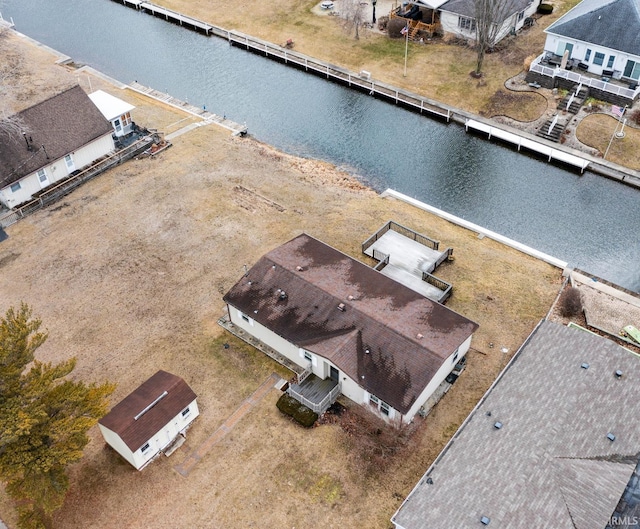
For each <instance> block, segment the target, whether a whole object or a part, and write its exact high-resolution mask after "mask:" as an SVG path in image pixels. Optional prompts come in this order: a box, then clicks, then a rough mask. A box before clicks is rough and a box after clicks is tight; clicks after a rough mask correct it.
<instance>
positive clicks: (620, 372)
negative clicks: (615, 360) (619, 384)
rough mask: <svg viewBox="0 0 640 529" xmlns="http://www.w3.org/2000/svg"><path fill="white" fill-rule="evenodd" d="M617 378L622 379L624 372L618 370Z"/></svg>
mask: <svg viewBox="0 0 640 529" xmlns="http://www.w3.org/2000/svg"><path fill="white" fill-rule="evenodd" d="M616 378H622V371H620V370H619V369H617V370H616Z"/></svg>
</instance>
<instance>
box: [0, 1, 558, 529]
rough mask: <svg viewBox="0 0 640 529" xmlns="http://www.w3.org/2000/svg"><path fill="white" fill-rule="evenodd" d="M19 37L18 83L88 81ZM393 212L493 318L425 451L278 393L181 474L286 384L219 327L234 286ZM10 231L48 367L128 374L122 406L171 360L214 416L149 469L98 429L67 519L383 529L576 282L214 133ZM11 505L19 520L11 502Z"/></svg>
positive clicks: (8, 254)
mask: <svg viewBox="0 0 640 529" xmlns="http://www.w3.org/2000/svg"><path fill="white" fill-rule="evenodd" d="M205 4H207V5H208V3H204V4H203V5H205ZM190 5H191V4H190ZM198 5H200V4H198ZM174 7H182V6H174ZM208 7H209V8H211V5H208ZM293 7H296V9H302V7H301V6H293ZM273 9H274V8H273V7H272V8H271V10H272V11H271V12H273V13H274V16H275V13H277V10H275V11H274V10H273ZM206 18H209V17H206ZM230 22H231V21H230ZM326 23H327V22H324V21H322V22H314V24H326ZM267 27H271V26H267ZM249 29H251V28H249ZM336 31H337V30H336ZM373 38H374V37H372V39H373ZM375 38H377V37H375ZM11 46H12V49H13V50H14V51H15V52H16V53H18V52H19V53H20V54H22V55H23V56H24V57H25V58H28V64H30V65H31V68H30V69H27V68H25V70H24V72H23V75H24V77H22V78H21V81H20V82H21V83H23V82H26V81H27V80H30V81H34V80H36V79H37V82H38V83H41V84H40V85H39V90H38V94H36V95H40V94H42V93H45V92H48V91H51V90H52V88H51V86H52V83H56V86H59V83H60V82H62V83H63V84H64V83H72V82H75V80H76V76H75V74H74V73H68V72H66V71H65V70H64V69H63V68H61V67H53V68H52V67H51V66H50V62H51V58H50V57H48V56H46V55H43V54H42V53H41V52H40V51H39V50H36V49H35V48H33V47H31V46H30V45H23V44H20V43H18V42H17V41H12V43H11ZM427 49H429V48H428V47H427ZM36 65H39V66H36ZM40 66H41V67H40ZM65 76H66V79H65ZM80 82H81V83H83V84H84V83H85V82H86V76H84V75H83V76H81V77H80ZM92 86H93V88H94V89H95V88H98V87H100V88H103V89H106V90H108V91H110V92H111V93H113V94H115V95H117V96H118V97H121V98H123V99H126V100H128V101H131V102H133V103H134V104H135V105H137V107H138V108H137V109H136V110H135V111H134V119H136V121H138V122H140V123H142V124H146V125H149V126H153V127H158V128H163V129H165V130H175V129H177V128H179V127H180V126H182V125H181V124H186V123H187V122H188V121H182V120H183V119H184V118H185V116H184V115H183V114H181V113H179V112H177V111H175V110H173V109H170V108H168V107H165V106H163V105H159V104H154V103H151V102H150V101H147V100H146V99H145V98H142V97H139V96H137V95H135V94H132V93H131V92H129V91H120V90H118V89H114V88H110V87H108V86H107V85H106V84H105V83H104V82H102V81H100V80H99V79H92ZM178 122H180V124H179V123H178ZM246 190H249V191H246ZM260 196H262V197H266V198H268V199H270V200H271V201H273V202H274V203H276V204H277V206H278V207H274V206H273V205H270V204H269V202H266V201H264V200H261V199H260ZM389 219H394V220H396V221H397V222H400V223H402V224H405V225H407V226H409V227H412V228H414V229H415V230H417V231H419V232H422V233H425V234H426V235H429V236H431V237H434V238H437V239H440V240H441V241H442V244H444V245H446V246H452V247H454V249H455V256H456V260H455V262H453V263H448V264H446V265H445V266H444V267H442V268H441V269H439V270H438V275H441V276H442V277H443V278H444V279H446V280H448V281H451V282H452V283H453V284H454V289H455V290H454V295H453V297H452V299H451V300H450V302H449V306H450V307H451V308H453V309H455V310H457V311H459V312H461V313H462V314H464V315H466V316H468V317H470V318H472V319H474V320H475V321H477V322H478V323H479V324H480V329H479V330H478V332H477V334H476V336H475V338H474V342H473V344H472V347H473V350H472V351H471V352H470V354H469V366H468V368H467V370H466V371H465V372H464V373H463V375H462V377H461V378H460V379H459V381H458V382H457V383H456V385H455V386H454V387H453V389H452V390H451V391H450V392H449V393H448V394H447V395H446V397H445V398H444V399H443V400H442V401H441V402H440V404H439V405H438V406H437V407H436V409H435V410H434V411H433V412H432V414H431V415H430V416H429V417H428V418H427V419H426V420H422V419H420V420H418V421H417V422H416V424H415V431H414V433H413V436H412V438H411V441H410V443H409V444H408V445H407V446H406V447H405V448H404V449H401V450H400V451H399V452H398V453H397V454H396V455H395V456H394V457H386V458H383V460H384V464H383V465H380V466H378V467H373V468H372V467H371V465H367V464H366V461H363V460H362V459H361V458H356V457H354V449H355V448H354V447H358V446H359V439H358V438H357V436H356V438H354V435H355V434H354V433H353V432H351V433H349V432H345V430H343V429H342V428H341V427H340V425H339V423H329V424H324V425H321V426H319V427H317V428H314V429H312V430H303V429H301V428H299V427H297V426H296V425H294V424H292V423H291V422H290V421H289V420H287V419H285V418H284V417H283V416H282V415H281V414H280V413H279V412H278V410H277V409H276V407H275V401H276V400H277V398H278V392H277V391H276V390H273V391H272V392H270V393H269V394H268V395H267V397H266V398H265V399H264V400H263V401H261V403H260V404H259V405H258V406H257V407H256V408H255V409H254V410H252V411H251V412H250V413H249V414H248V415H247V416H246V417H245V418H244V419H243V420H242V421H240V422H239V423H238V424H237V425H236V426H235V428H234V429H233V430H232V431H231V433H230V434H228V435H227V436H226V437H225V438H224V439H223V440H222V441H221V442H220V443H219V444H217V445H216V446H215V447H214V448H213V449H212V450H211V451H210V452H209V453H208V454H207V455H206V456H205V457H204V458H203V459H202V460H201V461H200V462H199V463H198V464H197V465H196V467H195V469H194V470H193V472H192V473H191V474H189V476H188V477H186V478H185V477H182V476H181V475H179V474H178V473H177V472H176V471H175V470H174V466H175V465H177V464H179V463H181V462H182V461H183V460H184V459H185V458H186V457H187V455H188V454H189V453H190V451H191V450H193V449H195V448H197V447H198V446H199V445H200V444H201V443H203V442H204V441H205V440H206V439H207V438H209V436H211V435H212V434H213V432H215V430H216V429H217V428H218V426H219V425H220V424H222V422H223V421H224V420H225V419H226V418H227V417H229V415H231V413H232V412H233V411H234V410H235V409H236V408H237V407H238V406H239V405H240V404H241V403H242V401H243V399H245V398H246V397H247V396H249V395H250V394H251V393H252V392H253V391H254V390H255V389H256V388H257V387H258V386H259V385H260V383H261V382H262V381H263V380H264V379H265V378H266V377H267V376H269V375H270V374H271V373H272V372H274V371H276V372H278V373H280V374H281V375H283V376H286V375H287V374H286V372H284V371H283V370H282V369H281V368H280V367H279V366H278V365H276V364H275V363H273V362H272V361H271V360H270V359H268V358H266V357H265V356H263V355H262V354H260V353H258V352H257V351H255V350H254V349H252V348H250V347H248V346H246V345H244V344H243V343H241V342H238V341H237V340H235V339H232V338H231V337H229V336H228V335H226V334H225V333H224V332H223V331H222V330H221V329H220V327H219V326H218V325H217V324H216V320H217V318H218V317H219V316H220V314H221V313H222V312H223V310H224V305H223V303H222V300H221V297H222V294H223V293H224V292H225V291H226V290H227V289H229V288H230V287H231V285H233V284H234V282H235V281H237V280H238V279H239V277H240V276H241V274H242V272H243V265H245V264H247V265H252V264H253V263H255V262H256V260H257V259H258V258H259V257H260V256H261V255H262V254H264V253H265V252H266V251H268V250H270V249H272V248H274V247H275V246H277V245H279V244H281V243H283V242H285V241H287V240H289V239H290V238H292V237H294V236H295V235H297V234H299V233H301V232H303V231H305V232H308V233H310V234H311V235H313V236H315V237H317V238H319V239H321V240H323V241H326V242H327V243H329V244H331V245H333V246H334V247H336V248H338V249H340V250H342V251H345V252H346V253H348V254H350V255H353V256H355V257H357V258H362V256H361V255H360V244H361V242H362V241H363V240H365V239H366V238H367V237H368V236H369V235H370V234H371V233H372V232H373V231H375V230H376V229H377V228H379V227H380V226H381V225H382V224H383V223H384V222H386V221H387V220H389ZM7 233H8V235H9V238H8V239H7V240H5V241H4V242H2V243H1V244H0V293H1V296H0V311H2V312H4V311H5V310H6V309H7V308H8V307H9V306H11V305H17V304H18V303H20V301H25V302H27V303H29V304H30V305H31V306H32V307H33V309H34V311H35V313H36V314H37V315H38V316H39V317H41V318H42V319H43V321H44V325H45V327H46V328H47V329H48V331H49V335H50V337H49V340H48V341H47V343H46V344H45V345H44V346H43V347H41V349H40V350H39V351H38V355H39V357H40V358H42V359H44V360H47V361H51V362H58V361H61V360H63V359H65V358H68V357H70V356H75V357H77V359H78V365H77V369H76V371H75V374H74V376H75V377H77V378H79V379H82V380H87V381H102V380H111V381H114V382H116V383H117V384H118V388H117V390H116V392H115V394H114V395H113V402H116V401H118V400H119V399H121V398H123V397H124V396H125V395H126V394H128V393H129V392H130V391H131V390H133V389H134V388H135V387H136V386H137V385H138V384H140V383H141V382H142V381H143V380H145V379H146V378H148V377H149V376H150V375H152V374H153V373H154V372H155V371H156V370H158V369H166V370H168V371H170V372H173V373H175V374H178V375H180V376H182V377H184V378H185V380H186V381H187V382H188V383H189V384H190V385H191V386H192V387H193V389H194V390H195V391H196V393H197V394H198V396H199V405H200V408H201V416H200V417H199V418H198V420H197V421H196V422H195V424H194V426H193V428H192V429H191V430H190V432H189V434H188V440H187V443H186V444H185V445H184V446H183V447H182V448H180V449H179V450H178V451H177V452H176V453H175V454H174V455H172V456H171V458H164V457H162V458H161V459H159V460H157V461H155V462H154V463H153V464H151V465H150V466H149V467H148V468H147V469H145V470H144V471H143V472H137V471H135V470H134V469H133V468H132V467H129V466H128V464H126V463H124V462H123V461H122V460H121V459H120V458H119V457H118V456H116V455H115V454H114V453H113V452H112V451H111V450H110V449H107V448H106V447H105V444H104V442H103V440H102V439H101V437H100V434H99V432H98V430H97V428H94V429H93V430H92V431H91V439H92V441H91V443H90V444H89V445H88V447H87V449H86V451H85V457H84V458H83V460H82V461H81V462H80V463H78V464H77V465H75V466H74V468H73V469H72V487H71V490H70V493H69V496H68V500H67V502H66V504H65V506H64V507H63V508H62V509H61V510H60V511H59V512H58V513H57V514H56V516H55V524H54V525H55V527H57V528H61V529H66V528H69V529H71V528H73V529H75V528H77V527H83V528H92V527H93V528H102V527H128V528H134V529H135V528H149V527H153V528H160V527H171V528H173V527H203V528H205V527H206V528H208V527H220V528H225V529H226V528H247V527H259V528H263V527H287V528H291V527H298V528H300V527H312V526H320V527H336V528H338V527H341V528H342V527H349V528H351V527H366V528H380V529H384V528H387V527H389V525H390V524H389V518H390V516H391V515H392V514H393V513H394V511H395V509H396V508H397V507H398V506H399V504H400V502H401V501H402V499H403V498H404V497H405V496H406V494H408V492H409V491H410V490H411V488H412V487H413V486H414V485H415V483H416V481H417V480H418V479H419V477H420V476H421V475H422V473H423V472H424V471H425V470H426V468H427V466H428V465H429V463H430V462H431V461H433V459H434V457H435V456H436V455H437V453H438V452H439V450H440V449H441V448H442V447H443V446H444V444H445V442H446V441H447V440H448V438H449V437H450V436H451V435H452V433H453V432H454V431H455V429H456V427H457V426H458V425H459V424H460V423H461V422H462V420H463V419H464V418H465V417H466V415H467V414H468V413H469V411H470V410H471V409H472V408H473V406H474V405H475V403H476V402H477V400H478V399H479V398H480V397H481V395H482V394H483V393H484V391H485V390H486V389H487V388H488V387H489V385H490V384H491V383H492V381H493V380H494V379H495V376H496V375H497V373H498V372H499V371H500V369H501V368H502V367H503V366H504V364H505V363H506V360H507V359H508V357H509V356H510V355H511V354H513V353H514V352H515V350H516V349H517V347H518V346H519V345H520V344H521V343H522V342H523V340H524V339H525V338H526V336H527V335H528V334H529V332H530V331H531V330H532V329H533V327H534V326H535V324H536V323H537V322H538V321H539V320H540V318H542V317H543V316H544V315H545V314H546V312H547V310H548V308H549V307H550V305H551V303H552V301H553V299H554V298H555V295H556V293H557V290H558V288H559V286H560V282H561V281H560V272H559V271H558V270H557V269H554V268H553V267H551V266H549V265H546V264H544V263H542V262H540V261H537V260H535V259H533V258H530V257H527V256H524V255H522V254H520V253H519V252H517V251H515V250H512V249H510V248H507V247H504V246H502V245H500V244H498V243H496V242H494V241H491V240H490V239H488V238H483V239H480V238H478V236H477V234H476V233H473V232H470V231H467V230H464V229H461V228H459V227H457V226H454V225H452V224H450V223H448V222H446V221H444V220H442V219H440V218H438V217H435V216H433V215H430V214H428V213H426V212H423V211H420V210H416V209H414V208H412V207H410V206H408V205H406V204H403V203H400V202H397V201H393V200H390V199H382V198H380V197H379V196H378V195H376V194H375V193H374V192H372V191H370V190H368V189H366V188H363V187H362V186H361V185H360V184H358V183H357V182H355V181H353V180H352V179H351V178H350V177H348V176H347V175H345V174H343V173H340V172H339V171H337V170H336V169H335V168H334V167H332V166H331V165H329V164H325V163H318V162H315V161H311V160H303V159H298V158H294V157H291V156H287V155H284V154H282V153H279V152H277V151H275V150H274V149H272V148H270V147H268V146H265V145H261V144H259V143H257V142H255V141H253V140H251V139H237V138H232V137H230V136H229V134H228V133H227V132H226V131H222V130H220V129H217V128H215V127H213V126H207V127H201V128H198V129H196V130H194V131H192V132H190V133H188V134H185V135H182V136H179V137H178V138H177V139H176V140H175V141H174V146H173V147H172V148H171V149H168V150H167V151H165V152H163V153H162V154H160V155H159V156H158V157H156V158H146V159H140V160H136V161H131V162H128V163H126V164H125V165H123V166H120V167H117V168H115V169H113V170H111V171H109V172H108V173H106V174H104V175H102V176H100V177H98V178H96V179H95V180H93V181H91V182H89V183H87V184H85V185H84V186H83V187H81V188H80V189H78V190H76V191H75V192H73V193H72V194H70V195H69V196H67V197H65V198H64V199H63V200H61V201H60V202H59V203H58V204H56V205H55V206H53V207H50V208H48V209H46V210H44V211H41V212H39V213H37V214H35V215H33V216H31V217H28V218H27V219H26V220H23V221H21V222H20V223H18V224H15V225H13V226H12V227H10V228H8V229H7ZM224 343H229V344H230V347H229V348H228V349H225V348H224V346H223V344H224ZM490 343H493V344H495V347H493V348H491V347H489V344H490ZM502 347H505V348H507V349H508V351H509V352H508V353H507V354H503V353H502V352H501V348H502ZM372 427H373V428H377V426H376V425H375V424H373V425H372ZM0 511H1V512H2V513H3V514H2V516H3V519H5V521H6V522H7V523H8V525H9V527H14V526H15V522H16V519H15V516H14V515H13V514H12V509H11V506H10V502H9V501H8V500H7V498H6V496H4V495H0Z"/></svg>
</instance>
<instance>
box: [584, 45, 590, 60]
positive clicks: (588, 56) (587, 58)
mask: <svg viewBox="0 0 640 529" xmlns="http://www.w3.org/2000/svg"><path fill="white" fill-rule="evenodd" d="M589 59H591V50H590V49H589V48H587V53H585V54H584V62H589Z"/></svg>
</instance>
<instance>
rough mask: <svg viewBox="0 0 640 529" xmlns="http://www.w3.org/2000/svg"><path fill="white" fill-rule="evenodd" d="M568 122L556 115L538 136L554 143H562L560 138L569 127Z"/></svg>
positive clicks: (541, 128) (540, 129) (537, 133)
mask: <svg viewBox="0 0 640 529" xmlns="http://www.w3.org/2000/svg"><path fill="white" fill-rule="evenodd" d="M567 123H568V120H566V119H560V117H559V116H558V114H556V115H555V116H554V117H553V118H552V119H548V120H547V121H546V122H545V124H544V125H542V127H540V128H539V129H538V131H537V132H536V136H539V137H540V138H544V139H545V140H549V141H552V142H554V143H560V137H561V136H562V133H563V132H564V129H565V128H566V127H567Z"/></svg>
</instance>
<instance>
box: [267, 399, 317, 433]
mask: <svg viewBox="0 0 640 529" xmlns="http://www.w3.org/2000/svg"><path fill="white" fill-rule="evenodd" d="M276 406H277V407H278V409H279V410H280V411H281V412H282V413H284V414H285V415H288V416H289V417H291V418H292V419H294V420H295V421H296V422H298V423H300V424H301V425H302V426H304V427H305V428H311V426H313V425H314V423H315V422H316V421H317V420H318V414H317V413H316V412H315V411H313V410H310V409H309V408H307V407H306V406H305V405H304V404H300V403H299V402H298V401H297V400H296V399H294V398H293V397H290V396H289V395H287V394H286V393H285V394H284V395H282V397H280V398H279V399H278V402H277V403H276Z"/></svg>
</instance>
